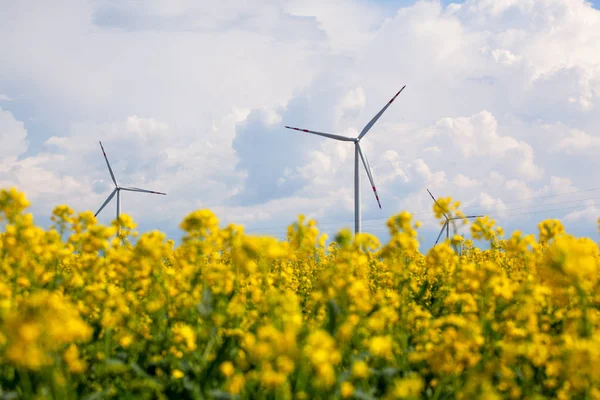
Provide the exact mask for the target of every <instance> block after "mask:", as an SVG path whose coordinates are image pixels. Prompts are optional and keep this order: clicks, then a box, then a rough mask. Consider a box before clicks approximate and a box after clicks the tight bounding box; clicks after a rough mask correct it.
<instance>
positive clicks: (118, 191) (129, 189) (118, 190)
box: [94, 142, 167, 219]
mask: <svg viewBox="0 0 600 400" xmlns="http://www.w3.org/2000/svg"><path fill="white" fill-rule="evenodd" d="M99 143H100V148H102V154H104V159H105V160H106V166H107V167H108V172H110V177H111V178H112V181H113V183H114V184H115V189H114V190H113V191H112V193H111V194H109V195H108V197H107V198H106V200H105V201H104V203H103V204H102V206H101V207H100V209H99V210H98V211H96V214H94V217H95V216H97V215H98V214H100V211H102V209H103V208H104V207H106V205H107V204H108V203H110V201H111V200H112V198H113V197H115V194H116V195H117V219H119V214H121V196H120V194H121V190H125V191H127V192H142V193H152V194H162V195H163V196H166V195H167V194H166V193H161V192H154V191H152V190H146V189H140V188H137V187H133V186H119V184H118V183H117V179H116V178H115V174H113V170H112V168H111V167H110V163H109V162H108V158H107V157H106V152H105V151H104V146H102V142H99Z"/></svg>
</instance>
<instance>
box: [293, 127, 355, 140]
mask: <svg viewBox="0 0 600 400" xmlns="http://www.w3.org/2000/svg"><path fill="white" fill-rule="evenodd" d="M286 128H287V129H293V130H295V131H300V132H306V133H312V134H314V135H319V136H323V137H326V138H330V139H335V140H341V141H343V142H353V141H354V139H351V138H348V137H345V136H340V135H334V134H333V133H323V132H316V131H309V130H308V129H301V128H294V127H293V126H286Z"/></svg>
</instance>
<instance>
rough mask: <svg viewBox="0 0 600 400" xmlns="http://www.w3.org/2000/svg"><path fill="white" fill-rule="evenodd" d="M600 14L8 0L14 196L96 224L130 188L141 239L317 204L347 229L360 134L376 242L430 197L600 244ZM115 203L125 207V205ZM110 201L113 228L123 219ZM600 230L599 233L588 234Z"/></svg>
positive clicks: (4, 79) (496, 4) (501, 5)
mask: <svg viewBox="0 0 600 400" xmlns="http://www.w3.org/2000/svg"><path fill="white" fill-rule="evenodd" d="M597 8H600V1H596V2H586V1H583V0H467V1H464V2H458V3H452V2H450V1H445V0H444V1H441V2H440V1H417V2H414V1H409V0H379V1H375V0H373V1H367V0H343V1H342V0H329V1H327V2H324V1H322V0H256V1H252V2H243V1H239V0H223V1H220V2H217V3H215V2H209V1H204V0H199V1H198V0H177V1H175V0H164V1H163V0H148V1H144V2H142V1H133V0H131V1H126V2H122V1H117V0H113V1H111V0H107V1H100V0H98V1H92V0H90V1H82V0H61V1H56V2H47V1H33V0H32V1H10V0H0V9H1V10H2V12H0V186H1V187H9V186H16V187H18V188H20V189H21V190H24V191H25V192H26V193H27V195H28V197H29V199H30V200H31V201H32V203H33V207H32V209H33V211H34V213H35V215H36V219H37V220H38V222H39V223H40V224H42V225H47V224H48V217H49V215H50V212H51V210H52V208H53V207H54V206H55V205H57V204H63V203H68V204H69V205H71V206H72V207H74V208H75V209H77V210H87V209H91V210H93V211H95V210H96V209H97V208H98V207H99V206H100V205H101V204H102V202H103V201H104V199H105V198H106V196H107V195H108V194H109V193H110V191H111V190H112V182H111V180H110V176H109V174H108V171H107V169H106V164H105V163H104V160H103V158H102V153H101V150H100V147H99V145H98V140H102V142H103V144H104V146H105V149H106V152H107V155H108V157H109V160H110V161H111V163H112V165H113V169H114V171H115V174H116V177H117V180H118V181H119V182H120V183H123V184H131V185H135V186H139V187H144V188H148V189H153V190H160V191H165V192H167V193H168V196H166V197H163V196H152V195H146V194H140V193H129V192H126V193H124V194H123V195H122V210H123V212H126V213H128V214H130V215H132V216H133V217H134V218H135V219H136V220H137V221H138V222H139V225H140V229H141V230H149V229H161V230H163V231H167V232H168V233H169V235H171V236H173V237H175V238H177V237H179V236H180V233H179V231H178V224H179V221H180V220H181V219H182V217H183V216H185V215H186V214H187V213H188V212H190V211H192V210H194V209H197V208H210V209H212V210H214V211H215V212H216V213H217V215H218V216H219V217H220V219H221V220H222V221H223V222H237V223H242V224H245V225H246V227H247V230H248V231H251V232H253V233H267V234H271V235H275V236H281V235H282V234H283V232H284V231H285V226H286V225H287V224H288V223H290V222H292V221H294V220H295V218H296V215H297V214H299V213H303V214H306V215H309V216H312V217H315V218H316V219H317V220H318V221H319V222H320V224H321V227H322V228H323V230H325V231H328V232H335V231H336V230H337V229H339V228H341V227H344V226H347V227H351V226H352V224H353V162H354V159H353V158H354V154H353V146H352V144H351V143H347V142H336V141H332V140H328V139H324V138H320V137H315V136H312V135H307V134H303V133H300V132H295V131H289V130H286V129H284V128H283V125H293V126H300V127H305V128H308V129H314V130H320V131H325V132H334V133H338V134H342V135H348V136H355V135H357V133H358V132H360V130H361V129H362V127H363V126H364V125H365V124H366V123H367V122H368V121H369V120H370V119H371V118H372V116H373V115H374V114H376V113H377V112H378V111H379V110H380V109H381V107H383V105H384V104H385V103H386V102H387V101H388V100H389V99H390V98H391V97H392V96H393V95H394V94H395V93H396V92H397V91H398V89H399V88H400V87H402V86H403V85H407V87H406V89H405V91H404V92H403V93H402V94H401V95H400V96H399V97H398V98H397V100H396V101H395V102H394V104H393V105H392V106H391V107H390V108H389V109H388V110H387V111H386V113H385V114H384V115H383V117H382V118H381V119H380V120H379V122H378V123H377V124H376V125H375V127H374V128H373V129H372V130H371V131H370V132H369V134H368V135H367V136H366V137H365V138H364V139H363V141H362V146H363V148H364V150H365V151H366V153H367V154H368V157H369V161H370V164H371V167H372V169H373V174H374V177H375V182H376V184H377V186H378V191H379V194H380V198H381V201H382V205H383V208H382V210H379V208H378V207H377V203H376V201H375V199H374V197H373V194H372V192H371V189H370V187H369V185H368V183H367V176H366V174H365V173H364V171H363V172H362V175H361V179H362V190H361V193H362V204H363V218H364V222H363V226H364V230H367V231H371V232H373V233H375V234H377V235H379V236H380V237H381V238H382V239H385V237H386V236H385V221H386V219H387V218H388V217H389V216H391V215H393V214H395V213H397V212H399V211H401V210H408V211H412V212H413V213H415V214H416V216H417V217H418V218H419V219H420V220H422V221H423V223H424V227H423V229H422V233H423V246H424V247H425V248H426V247H429V246H430V244H431V242H432V241H433V240H435V236H436V235H437V231H438V230H439V228H436V223H437V222H436V221H434V220H432V218H431V212H430V210H431V200H430V198H429V197H428V195H427V192H426V190H425V189H426V188H430V189H431V190H432V192H433V193H434V194H436V195H438V196H440V197H442V196H452V197H453V198H456V199H459V200H461V201H462V203H463V208H464V210H465V211H467V212H469V211H470V212H476V213H485V214H488V215H490V216H493V217H495V218H496V219H497V221H498V222H499V223H500V224H501V225H503V226H505V227H507V228H508V229H522V230H524V231H535V226H536V223H537V222H538V221H539V220H541V219H543V218H561V219H562V220H563V221H564V222H565V224H566V225H567V226H568V228H569V229H570V230H571V231H573V232H574V233H577V234H588V235H597V233H595V232H596V219H597V217H598V216H600V205H598V204H599V201H600V182H599V181H598V178H597V171H598V170H600V158H599V157H598V154H599V153H600V128H599V127H600V11H599V10H598V9H597ZM113 201H114V200H113ZM114 212H115V210H114V204H111V205H109V206H108V207H107V208H106V209H105V210H104V211H103V212H102V213H101V215H100V216H99V219H100V221H101V222H104V223H108V222H109V221H110V220H111V219H112V218H113V217H114ZM594 237H595V236H594Z"/></svg>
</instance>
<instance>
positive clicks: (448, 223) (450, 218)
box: [427, 189, 483, 246]
mask: <svg viewBox="0 0 600 400" xmlns="http://www.w3.org/2000/svg"><path fill="white" fill-rule="evenodd" d="M427 193H429V195H430V196H431V198H432V199H433V201H434V202H435V204H437V205H438V206H439V205H440V204H439V203H438V202H437V200H436V199H435V197H433V195H432V194H431V192H430V191H429V189H427ZM442 214H443V215H444V218H446V222H444V225H442V230H441V231H440V234H439V235H438V237H437V239H436V240H435V244H434V246H435V245H436V244H438V242H439V241H440V237H442V233H444V229H446V240H448V238H449V237H450V221H456V220H457V219H471V218H479V217H483V215H465V216H463V217H448V216H447V215H446V213H442Z"/></svg>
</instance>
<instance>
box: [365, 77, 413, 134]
mask: <svg viewBox="0 0 600 400" xmlns="http://www.w3.org/2000/svg"><path fill="white" fill-rule="evenodd" d="M405 87H406V85H404V86H402V89H400V90H399V91H398V93H396V95H395V96H394V97H392V99H391V100H390V101H388V102H387V104H386V105H385V106H384V107H383V108H382V109H381V111H379V112H378V113H377V115H375V116H374V117H373V119H372V120H371V121H369V123H368V124H367V125H366V126H365V127H364V128H363V130H362V132H361V133H360V135H358V139H362V137H363V136H365V135H366V134H367V132H369V129H371V128H372V127H373V125H375V122H377V120H378V119H379V117H381V116H382V115H383V113H384V112H385V110H387V109H388V107H389V106H390V105H391V104H392V103H393V102H394V100H396V97H398V95H399V94H400V93H402V91H403V90H404V88H405Z"/></svg>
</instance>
